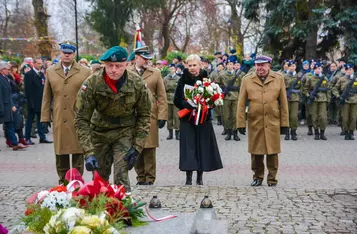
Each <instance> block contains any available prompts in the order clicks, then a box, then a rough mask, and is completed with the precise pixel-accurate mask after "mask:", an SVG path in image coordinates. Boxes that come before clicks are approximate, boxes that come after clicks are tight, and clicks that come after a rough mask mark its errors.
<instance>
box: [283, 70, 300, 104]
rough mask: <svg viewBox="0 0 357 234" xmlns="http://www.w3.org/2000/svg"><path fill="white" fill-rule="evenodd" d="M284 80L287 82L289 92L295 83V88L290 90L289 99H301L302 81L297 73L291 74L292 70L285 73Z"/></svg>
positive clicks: (293, 100) (290, 100)
mask: <svg viewBox="0 0 357 234" xmlns="http://www.w3.org/2000/svg"><path fill="white" fill-rule="evenodd" d="M284 82H285V88H286V93H287V94H288V92H289V91H290V89H291V88H292V87H291V86H292V85H294V84H295V86H294V88H293V89H292V90H291V92H290V95H288V101H289V102H298V101H300V93H301V81H300V79H299V78H298V75H297V74H296V72H295V74H291V73H290V72H288V73H284Z"/></svg>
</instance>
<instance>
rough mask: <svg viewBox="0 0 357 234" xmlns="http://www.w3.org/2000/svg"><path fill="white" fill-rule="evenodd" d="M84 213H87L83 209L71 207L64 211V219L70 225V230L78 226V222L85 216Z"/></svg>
mask: <svg viewBox="0 0 357 234" xmlns="http://www.w3.org/2000/svg"><path fill="white" fill-rule="evenodd" d="M84 213H85V211H84V210H83V209H78V208H75V207H70V208H68V209H66V210H65V211H64V213H63V215H62V219H63V221H65V222H66V223H67V224H68V228H72V227H74V225H75V224H76V222H77V220H79V219H81V218H82V217H83V216H84Z"/></svg>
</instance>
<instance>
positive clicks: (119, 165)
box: [92, 127, 134, 192]
mask: <svg viewBox="0 0 357 234" xmlns="http://www.w3.org/2000/svg"><path fill="white" fill-rule="evenodd" d="M133 135H134V129H133V128H130V127H127V128H123V129H115V130H111V131H106V132H95V131H93V132H92V142H93V146H94V148H95V149H94V151H95V155H96V157H97V159H98V164H99V169H98V173H99V175H100V176H101V177H103V179H105V180H109V176H110V174H111V168H112V164H113V165H114V173H113V174H114V183H115V184H116V185H124V187H125V190H126V191H128V192H130V191H131V189H130V180H129V172H128V162H127V161H124V156H125V155H126V154H127V153H128V151H129V149H130V148H131V147H132V145H133Z"/></svg>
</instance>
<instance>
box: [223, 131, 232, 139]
mask: <svg viewBox="0 0 357 234" xmlns="http://www.w3.org/2000/svg"><path fill="white" fill-rule="evenodd" d="M224 139H225V140H226V141H229V140H230V139H232V130H231V129H228V130H227V136H226V138H224Z"/></svg>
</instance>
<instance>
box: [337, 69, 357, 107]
mask: <svg viewBox="0 0 357 234" xmlns="http://www.w3.org/2000/svg"><path fill="white" fill-rule="evenodd" d="M353 79H354V82H353V83H352V86H351V88H350V90H349V92H348V94H347V95H346V100H345V101H346V103H357V79H356V77H353ZM350 81H351V78H349V77H347V76H343V77H341V78H340V79H338V81H337V84H336V85H335V86H334V87H333V89H332V94H333V95H334V96H335V97H336V98H340V97H341V95H342V94H343V92H344V91H345V90H346V88H347V85H348V83H349V82H350Z"/></svg>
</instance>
